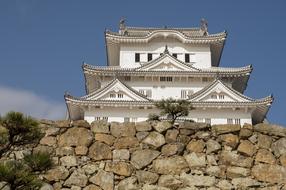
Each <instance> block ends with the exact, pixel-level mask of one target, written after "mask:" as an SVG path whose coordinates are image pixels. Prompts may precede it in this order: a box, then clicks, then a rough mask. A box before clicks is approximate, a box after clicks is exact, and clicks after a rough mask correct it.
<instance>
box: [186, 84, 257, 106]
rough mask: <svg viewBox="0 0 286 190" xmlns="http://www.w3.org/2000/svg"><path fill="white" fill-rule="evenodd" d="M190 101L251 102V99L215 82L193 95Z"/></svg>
mask: <svg viewBox="0 0 286 190" xmlns="http://www.w3.org/2000/svg"><path fill="white" fill-rule="evenodd" d="M190 101H194V102H220V101H223V102H251V101H254V99H251V98H249V97H247V96H245V95H243V94H241V93H240V92H238V91H236V90H234V89H232V88H231V87H229V86H227V85H225V84H223V83H222V82H221V81H220V80H215V81H214V82H212V83H211V84H210V85H208V86H206V87H205V88H203V89H202V90H200V91H198V92H196V93H194V94H192V95H191V96H190Z"/></svg>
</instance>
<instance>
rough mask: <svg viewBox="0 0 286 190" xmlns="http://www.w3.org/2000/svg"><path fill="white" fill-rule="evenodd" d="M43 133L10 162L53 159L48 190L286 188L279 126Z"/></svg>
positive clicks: (79, 127) (102, 126)
mask: <svg viewBox="0 0 286 190" xmlns="http://www.w3.org/2000/svg"><path fill="white" fill-rule="evenodd" d="M41 127H42V129H43V132H44V133H45V137H43V138H42V139H41V140H40V142H39V144H38V145H34V146H30V147H26V148H25V150H23V149H21V148H19V147H18V148H16V149H14V151H12V152H11V153H9V155H7V157H9V158H14V159H21V158H23V155H24V154H29V153H31V152H33V151H34V152H37V151H48V152H50V154H51V155H52V158H53V162H54V166H53V168H52V169H50V170H49V171H47V172H46V173H43V174H40V177H41V178H42V179H43V180H45V181H46V182H47V184H46V185H45V186H44V187H43V188H42V189H43V190H50V189H55V190H59V189H73V190H81V189H82V190H113V189H118V190H139V189H142V190H174V189H179V190H191V189H264V190H267V189H269V190H270V189H271V190H276V189H286V186H285V185H284V184H286V129H285V128H283V127H280V126H275V125H268V124H258V125H255V126H251V125H244V126H243V128H241V127H240V126H239V125H215V126H209V125H207V124H198V123H189V122H185V123H182V124H180V125H179V126H177V127H173V126H172V125H171V124H170V123H168V122H140V123H137V124H134V123H125V124H122V123H105V122H102V121H98V122H94V123H92V124H91V125H89V124H88V123H87V122H85V121H75V122H73V124H72V125H70V124H69V123H68V122H67V121H56V122H52V121H42V123H41ZM49 184H50V185H49ZM283 185H284V186H283Z"/></svg>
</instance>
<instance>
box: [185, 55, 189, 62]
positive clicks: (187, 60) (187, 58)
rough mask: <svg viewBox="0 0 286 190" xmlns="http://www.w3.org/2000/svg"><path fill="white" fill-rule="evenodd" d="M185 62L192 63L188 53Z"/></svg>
mask: <svg viewBox="0 0 286 190" xmlns="http://www.w3.org/2000/svg"><path fill="white" fill-rule="evenodd" d="M185 62H186V63H190V54H188V53H186V54H185Z"/></svg>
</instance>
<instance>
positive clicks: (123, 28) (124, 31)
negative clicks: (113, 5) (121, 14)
mask: <svg viewBox="0 0 286 190" xmlns="http://www.w3.org/2000/svg"><path fill="white" fill-rule="evenodd" d="M125 21H126V19H125V18H121V19H120V21H119V34H121V35H127V29H126V24H125Z"/></svg>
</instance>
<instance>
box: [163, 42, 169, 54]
mask: <svg viewBox="0 0 286 190" xmlns="http://www.w3.org/2000/svg"><path fill="white" fill-rule="evenodd" d="M164 54H169V50H168V45H167V44H166V45H165V50H164Z"/></svg>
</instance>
